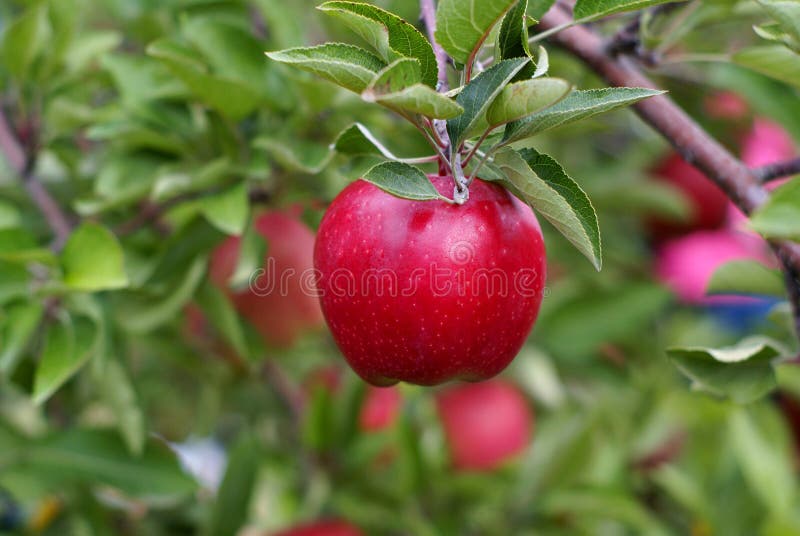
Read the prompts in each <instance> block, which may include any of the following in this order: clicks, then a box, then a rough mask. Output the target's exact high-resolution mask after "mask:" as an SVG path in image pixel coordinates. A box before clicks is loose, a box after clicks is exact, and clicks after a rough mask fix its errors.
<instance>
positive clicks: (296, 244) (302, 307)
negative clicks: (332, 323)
mask: <svg viewBox="0 0 800 536" xmlns="http://www.w3.org/2000/svg"><path fill="white" fill-rule="evenodd" d="M255 227H256V230H257V231H258V233H259V234H260V235H261V236H263V237H264V238H265V239H266V241H267V254H266V256H265V257H264V265H263V268H264V272H265V273H264V275H263V277H262V278H259V279H258V280H257V284H258V287H259V288H260V289H261V290H260V291H259V292H256V291H254V290H253V289H245V290H242V291H238V292H232V291H231V290H230V289H229V288H228V286H227V283H228V279H229V278H230V276H231V275H232V274H233V271H234V270H235V268H236V264H237V262H238V260H239V244H240V242H241V239H240V238H238V237H231V238H228V239H227V240H226V241H225V242H223V243H222V244H221V245H220V246H219V247H217V249H215V250H214V252H213V253H212V255H211V266H210V269H209V271H210V277H211V280H212V281H214V283H215V284H217V285H218V286H219V287H220V288H222V289H223V290H225V291H226V292H228V294H229V295H230V296H231V299H232V301H233V304H234V306H235V307H236V309H237V311H239V313H240V314H241V315H242V316H243V317H245V318H246V319H247V320H248V321H250V323H251V324H252V325H253V326H254V327H255V328H256V330H258V332H259V333H260V334H261V335H262V336H263V337H264V339H265V341H266V342H267V343H268V344H270V345H273V346H277V347H288V346H291V345H292V344H293V343H294V342H295V340H296V339H297V338H298V337H299V336H300V335H301V334H302V333H303V332H305V331H307V330H310V329H314V328H316V327H320V326H322V323H323V318H322V312H321V310H320V307H319V301H318V299H317V297H316V296H315V295H314V293H313V281H312V282H311V283H309V280H307V278H306V277H304V274H306V275H308V274H311V275H313V272H312V270H313V254H314V233H313V231H312V230H311V229H309V228H308V227H307V226H306V225H305V224H304V223H303V222H302V221H300V218H299V214H298V211H297V210H284V211H272V212H267V213H265V214H262V215H260V216H259V217H258V218H257V219H256V222H255Z"/></svg>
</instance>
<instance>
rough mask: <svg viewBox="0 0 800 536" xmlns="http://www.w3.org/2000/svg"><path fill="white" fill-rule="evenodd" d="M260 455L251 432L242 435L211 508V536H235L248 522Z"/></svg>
mask: <svg viewBox="0 0 800 536" xmlns="http://www.w3.org/2000/svg"><path fill="white" fill-rule="evenodd" d="M260 457H261V456H260V453H259V449H258V444H257V443H256V442H255V441H254V440H253V438H252V437H250V435H249V434H247V433H244V434H242V435H241V436H240V438H239V439H238V440H237V441H236V444H235V445H234V446H233V448H232V449H231V454H230V456H229V458H228V466H227V468H226V469H225V477H224V478H223V479H222V484H221V485H220V488H219V491H218V492H217V500H216V502H215V503H214V508H213V510H212V511H211V522H210V525H209V529H208V534H209V535H210V536H235V535H236V534H238V531H239V529H240V528H241V527H242V526H243V525H244V524H245V523H246V522H247V519H248V514H249V512H250V500H251V498H252V496H253V490H254V488H255V484H256V476H257V475H258V466H259V461H260Z"/></svg>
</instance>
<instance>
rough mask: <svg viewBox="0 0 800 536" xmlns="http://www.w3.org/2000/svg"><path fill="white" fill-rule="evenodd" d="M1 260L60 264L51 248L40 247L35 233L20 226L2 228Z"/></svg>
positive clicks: (0, 241) (21, 262) (0, 231)
mask: <svg viewBox="0 0 800 536" xmlns="http://www.w3.org/2000/svg"><path fill="white" fill-rule="evenodd" d="M0 261H8V262H15V263H20V264H28V263H31V262H39V263H42V264H48V265H54V264H58V262H57V259H56V257H55V255H54V254H53V252H52V251H51V250H49V249H46V248H42V247H39V245H38V244H37V243H36V238H35V237H34V235H33V234H31V233H30V232H29V231H27V230H25V229H23V228H19V227H12V228H8V229H0Z"/></svg>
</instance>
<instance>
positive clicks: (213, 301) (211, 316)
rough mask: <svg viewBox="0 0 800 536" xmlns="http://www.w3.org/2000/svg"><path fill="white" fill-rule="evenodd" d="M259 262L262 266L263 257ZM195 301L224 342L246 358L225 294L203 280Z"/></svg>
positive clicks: (242, 337)
mask: <svg viewBox="0 0 800 536" xmlns="http://www.w3.org/2000/svg"><path fill="white" fill-rule="evenodd" d="M261 261H262V264H263V257H262V258H261ZM259 266H260V265H259ZM248 280H249V277H248ZM195 300H196V301H197V304H198V305H199V306H200V308H201V309H202V310H203V315H204V316H205V317H206V318H207V319H208V320H209V321H210V322H211V324H212V325H213V326H214V328H215V329H216V330H217V331H219V333H220V334H221V335H222V337H223V338H224V339H225V342H227V343H228V344H230V345H231V347H232V348H233V349H234V350H235V351H236V353H237V354H238V355H239V356H242V357H247V355H248V349H247V342H246V339H245V335H244V330H243V329H242V324H241V322H240V321H239V316H238V315H237V314H236V310H235V309H234V308H233V305H232V304H231V302H230V300H228V297H227V296H226V295H225V293H224V292H222V291H221V290H220V289H219V288H217V287H216V286H215V285H214V284H213V283H211V282H210V281H208V280H205V281H204V282H203V283H202V284H201V285H200V287H199V288H198V289H197V293H196V294H195Z"/></svg>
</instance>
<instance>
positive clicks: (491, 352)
mask: <svg viewBox="0 0 800 536" xmlns="http://www.w3.org/2000/svg"><path fill="white" fill-rule="evenodd" d="M431 181H432V183H433V184H434V186H435V187H436V188H437V189H438V190H439V191H440V192H441V193H442V194H451V193H452V189H453V182H452V179H451V178H450V177H445V176H432V177H431ZM314 264H315V266H316V268H317V269H318V270H319V272H320V273H319V275H320V280H319V282H318V289H319V291H320V300H321V303H322V311H323V313H324V314H325V319H326V320H327V322H328V326H329V327H330V329H331V332H332V334H333V337H334V339H335V341H336V343H337V344H338V346H339V348H340V349H341V351H342V353H343V354H344V356H345V358H346V359H347V361H348V363H349V364H350V366H351V367H352V368H353V369H354V370H355V371H356V373H358V374H359V375H360V376H361V377H362V378H364V379H365V380H366V381H367V382H369V383H372V384H374V385H379V386H386V385H391V384H394V383H396V382H397V381H406V382H410V383H416V384H421V385H434V384H438V383H442V382H445V381H448V380H451V379H462V380H470V381H477V380H483V379H486V378H490V377H492V376H494V375H496V374H497V373H499V372H500V371H501V370H503V369H504V368H505V367H506V366H507V365H508V364H509V363H510V362H511V360H512V359H513V358H514V356H515V355H516V354H517V352H518V351H519V349H520V347H521V346H522V344H523V342H524V341H525V338H526V337H527V335H528V333H529V332H530V329H531V327H532V326H533V322H534V320H535V319H536V315H537V314H538V311H539V305H540V303H541V300H542V288H543V286H544V280H545V271H546V269H545V251H544V242H543V240H542V234H541V229H540V228H539V223H538V222H537V221H536V217H535V216H534V215H533V212H532V211H531V209H530V208H529V207H528V206H526V205H524V204H523V203H522V202H520V201H519V200H517V199H516V198H515V197H514V196H512V195H511V194H510V193H509V192H508V191H506V190H504V189H503V188H501V187H500V186H498V185H495V184H491V183H487V182H483V181H481V180H476V181H475V182H474V183H473V184H472V186H471V187H470V198H469V200H468V201H467V202H466V203H465V204H463V205H460V206H459V205H453V204H448V203H446V202H444V201H410V200H407V199H400V198H397V197H394V196H392V195H390V194H388V193H386V192H384V191H382V190H381V189H379V188H378V187H376V186H374V185H372V184H370V183H368V182H365V181H362V180H359V181H356V182H353V183H352V184H350V185H349V186H348V187H347V188H345V189H344V190H343V191H342V192H341V193H340V194H339V195H338V196H337V197H336V199H334V201H333V203H331V205H330V207H329V208H328V211H327V212H326V214H325V216H324V218H323V219H322V223H321V225H320V228H319V232H318V235H317V244H316V247H315V250H314Z"/></svg>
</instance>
